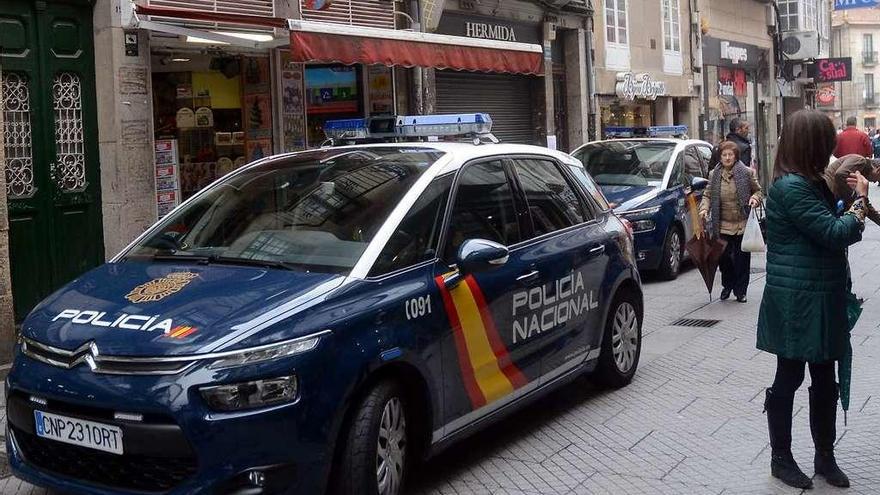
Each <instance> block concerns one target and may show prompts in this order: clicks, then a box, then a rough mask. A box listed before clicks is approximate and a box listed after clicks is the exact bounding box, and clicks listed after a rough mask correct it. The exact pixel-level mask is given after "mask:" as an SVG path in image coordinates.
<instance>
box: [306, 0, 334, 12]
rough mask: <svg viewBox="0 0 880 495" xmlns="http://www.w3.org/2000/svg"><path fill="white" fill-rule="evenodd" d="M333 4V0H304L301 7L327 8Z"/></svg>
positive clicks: (312, 8)
mask: <svg viewBox="0 0 880 495" xmlns="http://www.w3.org/2000/svg"><path fill="white" fill-rule="evenodd" d="M331 5H333V0H304V1H303V7H305V8H307V9H311V10H327V9H329V8H330V6H331Z"/></svg>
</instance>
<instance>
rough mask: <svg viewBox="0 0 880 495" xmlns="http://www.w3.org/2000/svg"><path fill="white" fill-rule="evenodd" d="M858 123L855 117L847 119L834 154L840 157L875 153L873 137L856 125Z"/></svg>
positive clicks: (868, 155) (866, 155)
mask: <svg viewBox="0 0 880 495" xmlns="http://www.w3.org/2000/svg"><path fill="white" fill-rule="evenodd" d="M857 123H858V121H857V120H856V118H855V117H849V118H848V119H846V129H844V130H843V132H841V133H840V134H838V135H837V144H836V146H835V147H834V151H833V152H832V153H831V154H832V155H834V156H836V157H838V158H840V157H842V156H846V155H862V156H865V157H868V158H871V157H872V156H873V155H874V146H873V145H872V144H871V139H870V138H869V137H868V135H867V134H865V133H864V132H862V131H861V130H859V128H858V127H856V124H857ZM826 165H827V163H826Z"/></svg>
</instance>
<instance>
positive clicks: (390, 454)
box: [376, 397, 406, 495]
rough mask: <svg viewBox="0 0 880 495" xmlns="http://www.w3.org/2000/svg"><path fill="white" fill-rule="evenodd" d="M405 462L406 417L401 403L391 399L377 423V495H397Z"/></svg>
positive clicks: (393, 398)
mask: <svg viewBox="0 0 880 495" xmlns="http://www.w3.org/2000/svg"><path fill="white" fill-rule="evenodd" d="M405 462H406V417H405V416H404V411H403V403H402V402H401V401H400V398H398V397H392V398H391V399H390V400H389V401H388V402H387V403H385V409H384V410H383V411H382V420H381V422H380V423H379V439H378V449H377V452H376V481H377V484H378V487H379V495H398V494H399V493H400V485H401V481H402V480H403V469H404V465H405Z"/></svg>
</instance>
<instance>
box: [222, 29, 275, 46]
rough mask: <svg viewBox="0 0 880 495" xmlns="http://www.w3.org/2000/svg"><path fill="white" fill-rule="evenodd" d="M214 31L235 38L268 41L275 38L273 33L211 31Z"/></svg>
mask: <svg viewBox="0 0 880 495" xmlns="http://www.w3.org/2000/svg"><path fill="white" fill-rule="evenodd" d="M211 32H212V33H216V34H222V35H223V36H232V37H233V38H241V39H243V40H249V41H259V42H263V43H265V42H267V41H272V40H274V39H275V38H274V37H273V36H272V35H271V34H258V33H240V32H236V31H211Z"/></svg>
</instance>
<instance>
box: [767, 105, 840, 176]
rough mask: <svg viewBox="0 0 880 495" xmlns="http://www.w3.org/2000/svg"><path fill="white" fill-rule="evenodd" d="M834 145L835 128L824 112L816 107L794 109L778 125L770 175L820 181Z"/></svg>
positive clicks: (835, 142)
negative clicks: (778, 132) (778, 134)
mask: <svg viewBox="0 0 880 495" xmlns="http://www.w3.org/2000/svg"><path fill="white" fill-rule="evenodd" d="M835 146H837V131H836V130H835V129H834V124H833V123H831V119H830V118H828V116H827V115H825V114H824V113H822V112H820V111H818V110H798V111H797V112H795V113H793V114H792V115H790V116H789V117H788V118H787V119H785V125H784V126H783V127H782V137H780V138H779V144H778V145H777V147H776V165H775V166H774V169H773V177H774V178H777V179H778V178H779V177H782V176H783V175H785V174H799V175H802V176H804V177H806V178H808V179H810V180H813V181H817V180H820V179H821V178H822V174H823V172H825V168H826V167H827V166H828V160H829V159H830V158H831V153H833V152H834V148H835Z"/></svg>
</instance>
